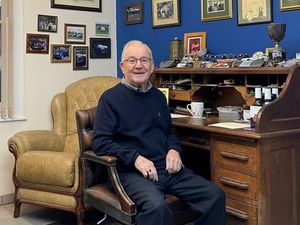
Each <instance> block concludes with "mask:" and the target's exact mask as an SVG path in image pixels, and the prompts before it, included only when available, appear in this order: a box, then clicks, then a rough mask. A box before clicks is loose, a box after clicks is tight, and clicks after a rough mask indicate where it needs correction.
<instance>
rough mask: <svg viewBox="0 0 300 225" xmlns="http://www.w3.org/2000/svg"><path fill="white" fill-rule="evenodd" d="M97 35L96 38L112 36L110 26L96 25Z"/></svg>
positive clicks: (104, 24)
mask: <svg viewBox="0 0 300 225" xmlns="http://www.w3.org/2000/svg"><path fill="white" fill-rule="evenodd" d="M95 34H96V36H109V35H110V26H109V24H106V23H96V28H95Z"/></svg>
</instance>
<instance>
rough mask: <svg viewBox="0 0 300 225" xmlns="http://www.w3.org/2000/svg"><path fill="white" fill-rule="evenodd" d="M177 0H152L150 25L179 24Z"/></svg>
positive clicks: (157, 26)
mask: <svg viewBox="0 0 300 225" xmlns="http://www.w3.org/2000/svg"><path fill="white" fill-rule="evenodd" d="M179 7H180V4H179V0H152V7H151V9H152V27H153V28H159V27H169V26H178V25H180V8H179Z"/></svg>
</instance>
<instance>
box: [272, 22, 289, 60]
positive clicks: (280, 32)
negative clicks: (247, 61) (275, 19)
mask: <svg viewBox="0 0 300 225" xmlns="http://www.w3.org/2000/svg"><path fill="white" fill-rule="evenodd" d="M285 31H286V24H284V23H270V24H268V34H269V37H270V38H271V39H272V40H273V41H274V42H275V47H274V48H273V50H272V52H271V53H270V58H272V59H274V60H275V62H281V61H282V60H285V59H286V52H285V51H284V50H283V48H281V47H280V45H279V42H280V41H281V40H282V39H283V38H284V36H285Z"/></svg>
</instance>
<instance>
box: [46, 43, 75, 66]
mask: <svg viewBox="0 0 300 225" xmlns="http://www.w3.org/2000/svg"><path fill="white" fill-rule="evenodd" d="M50 57H51V58H50V61H51V62H52V63H68V62H71V45H60V44H52V45H51V54H50Z"/></svg>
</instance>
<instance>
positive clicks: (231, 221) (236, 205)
mask: <svg viewBox="0 0 300 225" xmlns="http://www.w3.org/2000/svg"><path fill="white" fill-rule="evenodd" d="M226 213H227V224H228V225H257V223H258V222H257V221H258V219H257V208H256V207H254V206H252V205H248V204H246V203H243V202H240V201H237V200H234V199H231V198H227V199H226Z"/></svg>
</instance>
